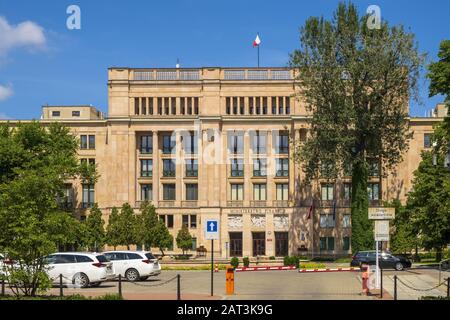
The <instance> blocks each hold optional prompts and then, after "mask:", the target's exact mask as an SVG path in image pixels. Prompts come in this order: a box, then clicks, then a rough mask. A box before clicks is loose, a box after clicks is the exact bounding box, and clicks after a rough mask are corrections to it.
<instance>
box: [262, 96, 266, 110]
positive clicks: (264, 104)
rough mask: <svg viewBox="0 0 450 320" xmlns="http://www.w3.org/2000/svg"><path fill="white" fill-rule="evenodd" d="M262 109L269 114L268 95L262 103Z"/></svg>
mask: <svg viewBox="0 0 450 320" xmlns="http://www.w3.org/2000/svg"><path fill="white" fill-rule="evenodd" d="M262 110H263V112H262V113H263V114H267V97H264V98H263V103H262Z"/></svg>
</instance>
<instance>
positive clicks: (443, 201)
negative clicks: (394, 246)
mask: <svg viewBox="0 0 450 320" xmlns="http://www.w3.org/2000/svg"><path fill="white" fill-rule="evenodd" d="M443 164H444V156H443V155H442V154H438V155H437V159H436V164H433V154H432V152H430V151H424V152H422V161H421V163H420V164H419V167H418V169H417V170H416V171H415V172H414V180H413V190H412V191H411V192H410V193H409V194H408V200H407V207H408V208H409V210H410V217H409V220H410V223H412V224H413V226H414V228H415V229H416V230H417V234H418V237H419V241H420V244H421V246H423V247H424V248H425V249H428V250H430V249H434V250H436V259H437V260H438V261H440V260H441V258H442V249H443V248H444V246H445V245H447V244H448V243H450V196H449V195H450V172H449V171H448V170H447V169H446V168H445V167H444V165H443Z"/></svg>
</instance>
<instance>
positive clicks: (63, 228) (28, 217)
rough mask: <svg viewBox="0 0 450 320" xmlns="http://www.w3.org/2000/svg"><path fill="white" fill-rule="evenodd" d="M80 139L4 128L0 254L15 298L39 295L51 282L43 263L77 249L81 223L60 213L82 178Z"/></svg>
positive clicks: (50, 130)
mask: <svg viewBox="0 0 450 320" xmlns="http://www.w3.org/2000/svg"><path fill="white" fill-rule="evenodd" d="M77 148H78V142H77V139H76V138H75V137H74V136H73V135H71V134H70V132H69V130H68V129H67V128H65V127H64V126H62V125H61V124H57V123H53V124H50V125H49V126H48V127H43V126H41V125H40V124H39V123H37V122H31V123H19V124H18V125H17V126H11V125H10V124H8V123H7V124H2V125H0V250H2V251H3V252H6V253H7V255H8V257H9V258H10V259H12V260H15V261H17V265H14V266H10V267H8V268H9V270H8V272H7V274H8V279H7V280H8V282H9V285H10V287H11V289H12V290H13V291H14V292H15V293H16V294H18V295H19V294H25V295H36V294H37V293H38V292H39V291H43V290H46V289H47V288H48V287H49V286H50V284H51V282H50V279H48V275H47V273H46V272H45V268H46V266H45V263H44V260H43V257H44V256H46V255H48V254H50V253H53V252H54V251H56V250H57V247H58V245H62V244H66V243H67V242H69V243H73V244H74V243H77V242H78V241H79V239H78V237H77V231H76V229H77V227H78V224H77V221H76V220H74V218H73V217H71V216H69V215H67V213H64V212H62V211H61V210H60V209H59V204H58V202H57V199H58V198H61V197H62V195H63V187H64V182H65V181H66V180H67V179H70V178H74V177H76V176H78V175H79V173H80V171H79V165H78V160H77V157H76V151H77Z"/></svg>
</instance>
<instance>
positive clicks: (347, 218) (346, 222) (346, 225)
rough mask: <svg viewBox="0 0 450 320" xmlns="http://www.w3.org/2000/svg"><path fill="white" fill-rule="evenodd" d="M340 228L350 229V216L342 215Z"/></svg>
mask: <svg viewBox="0 0 450 320" xmlns="http://www.w3.org/2000/svg"><path fill="white" fill-rule="evenodd" d="M342 227H343V228H350V227H351V215H349V214H344V215H343V217H342Z"/></svg>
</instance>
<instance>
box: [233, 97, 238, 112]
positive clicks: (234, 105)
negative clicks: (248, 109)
mask: <svg viewBox="0 0 450 320" xmlns="http://www.w3.org/2000/svg"><path fill="white" fill-rule="evenodd" d="M237 113H238V98H237V97H233V114H237Z"/></svg>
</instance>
